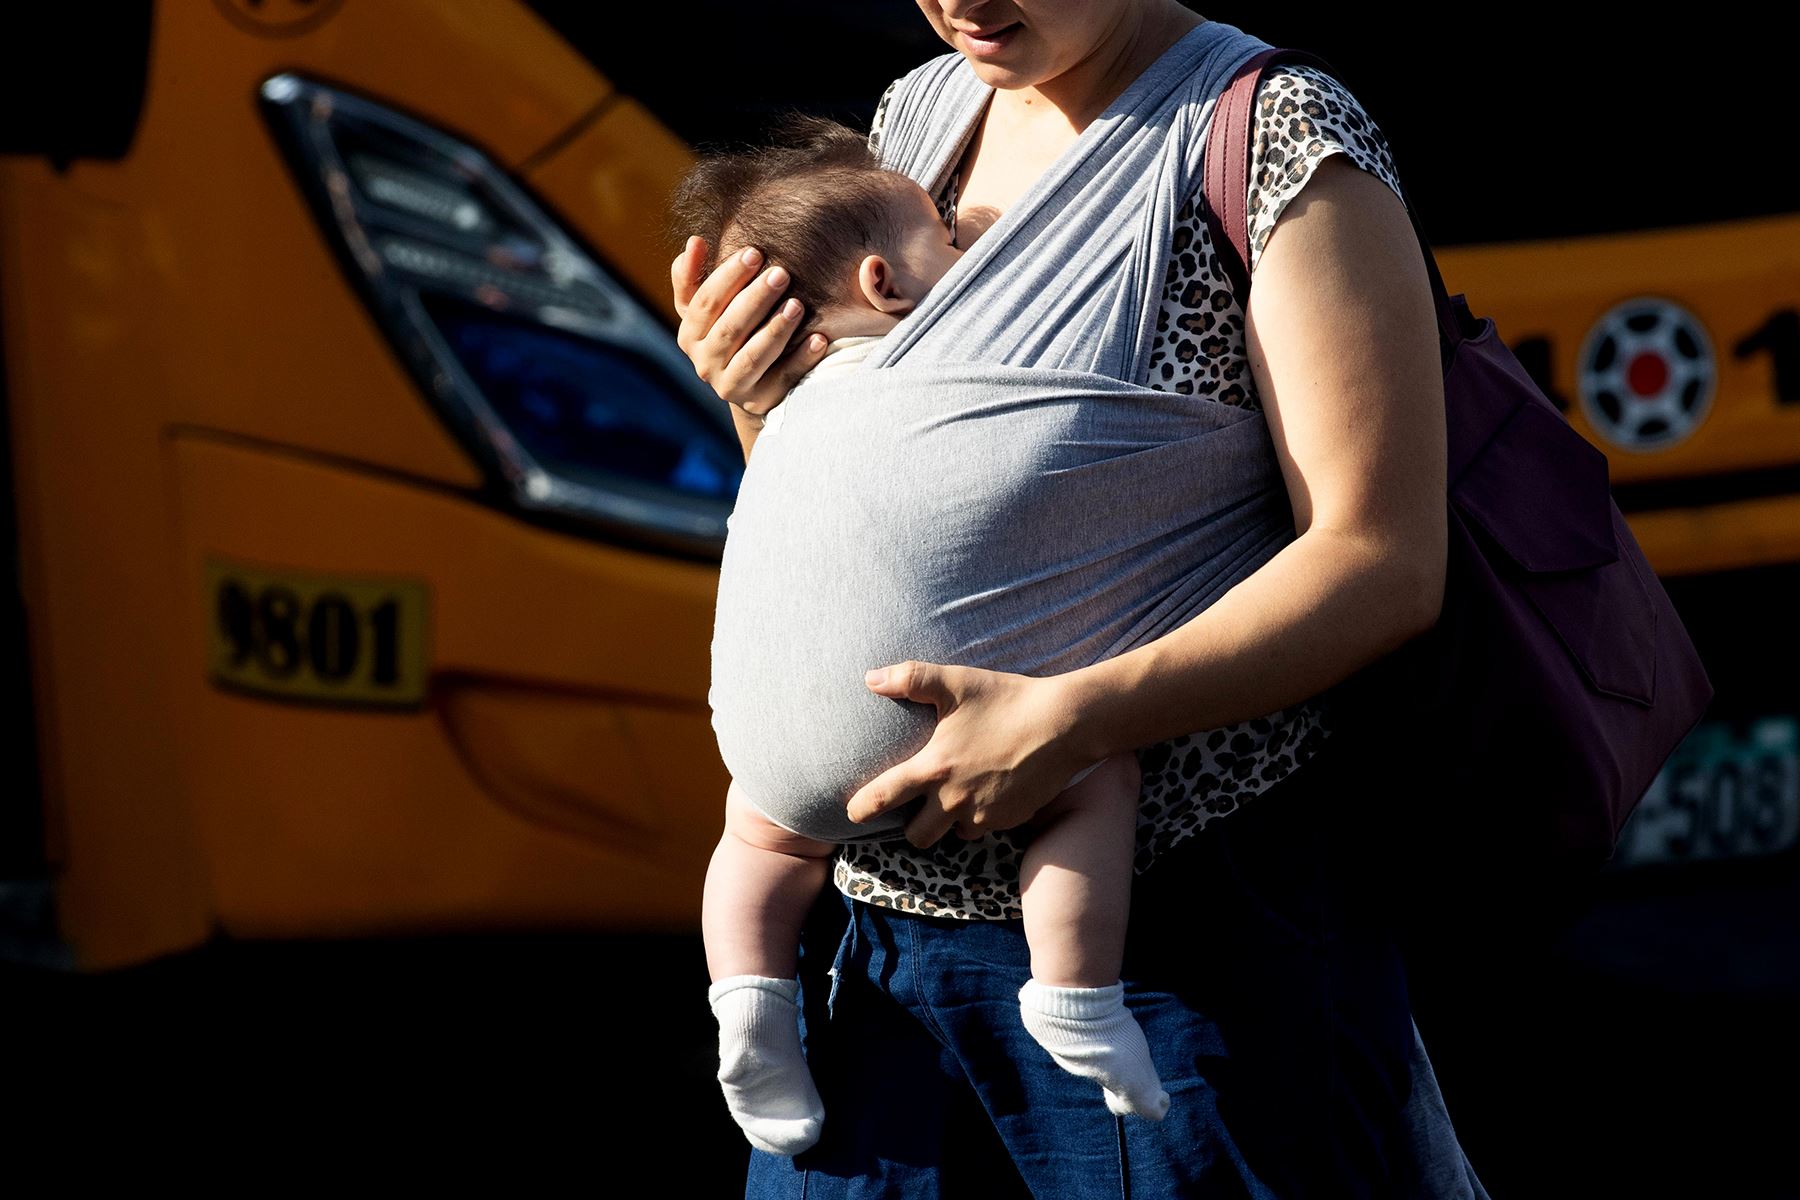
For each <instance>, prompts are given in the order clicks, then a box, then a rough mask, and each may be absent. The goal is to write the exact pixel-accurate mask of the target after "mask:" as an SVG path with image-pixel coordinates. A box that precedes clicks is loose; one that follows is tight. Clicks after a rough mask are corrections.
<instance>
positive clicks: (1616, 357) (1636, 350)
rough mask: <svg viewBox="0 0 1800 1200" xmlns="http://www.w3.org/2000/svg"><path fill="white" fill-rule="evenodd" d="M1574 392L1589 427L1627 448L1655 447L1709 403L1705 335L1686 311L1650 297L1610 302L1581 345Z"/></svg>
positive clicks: (1677, 434) (1712, 377)
mask: <svg viewBox="0 0 1800 1200" xmlns="http://www.w3.org/2000/svg"><path fill="white" fill-rule="evenodd" d="M1577 363H1578V365H1577V369H1576V379H1575V383H1576V391H1577V392H1578V393H1579V395H1580V397H1581V408H1582V411H1583V412H1584V413H1586V414H1587V418H1588V421H1589V422H1591V423H1592V424H1593V426H1594V428H1595V429H1596V430H1597V431H1598V432H1599V433H1600V434H1601V436H1603V437H1605V438H1606V439H1607V440H1608V441H1610V442H1612V443H1613V444H1615V445H1618V446H1622V447H1624V448H1626V449H1628V450H1661V449H1664V448H1665V447H1668V446H1671V445H1673V444H1675V443H1676V442H1679V441H1681V440H1682V439H1683V438H1685V437H1687V436H1688V435H1689V434H1691V433H1693V432H1694V430H1695V429H1696V428H1697V427H1698V426H1699V424H1700V422H1701V421H1702V420H1703V419H1704V418H1705V416H1706V412H1707V410H1708V409H1709V408H1711V407H1712V398H1713V389H1714V386H1715V382H1716V372H1715V369H1714V363H1713V347H1712V339H1711V338H1709V337H1708V336H1707V334H1706V326H1704V325H1702V324H1701V323H1700V320H1699V318H1697V317H1695V316H1694V314H1693V313H1691V312H1689V311H1688V310H1687V309H1685V308H1683V307H1682V306H1681V305H1679V304H1676V303H1675V302H1674V301H1672V300H1665V299H1662V298H1661V297H1657V296H1638V297H1635V298H1633V299H1630V300H1627V301H1625V302H1623V303H1621V304H1617V305H1615V306H1613V308H1611V309H1610V310H1609V311H1608V312H1607V313H1606V314H1605V315H1604V316H1602V317H1601V318H1600V319H1599V320H1598V321H1596V322H1594V326H1593V328H1592V329H1590V330H1589V331H1588V335H1587V338H1586V339H1585V340H1584V341H1583V342H1582V344H1581V357H1580V358H1579V359H1578V360H1577Z"/></svg>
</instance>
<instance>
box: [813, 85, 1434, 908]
mask: <svg viewBox="0 0 1800 1200" xmlns="http://www.w3.org/2000/svg"><path fill="white" fill-rule="evenodd" d="M893 91H894V88H893V85H891V84H890V85H889V87H888V89H887V91H886V92H884V93H883V94H882V97H881V101H880V103H879V105H878V106H877V108H876V112H875V119H874V123H873V126H872V128H871V130H870V133H869V145H870V148H871V149H876V148H878V147H879V146H880V141H881V130H882V125H883V123H884V120H885V117H886V114H887V105H888V100H889V98H890V97H891V96H892V95H893ZM1256 99H1257V109H1256V121H1257V132H1256V144H1255V146H1254V148H1253V150H1252V159H1251V171H1250V197H1249V204H1250V206H1249V212H1250V265H1251V269H1252V270H1254V269H1255V264H1256V260H1257V256H1258V254H1259V252H1260V251H1261V250H1262V248H1263V245H1264V244H1265V243H1266V242H1267V241H1268V240H1269V234H1270V233H1271V232H1273V230H1274V228H1275V223H1276V222H1277V221H1278V220H1279V219H1280V217H1281V213H1282V210H1283V209H1284V208H1286V207H1287V205H1288V203H1289V202H1290V201H1291V200H1292V199H1293V198H1294V196H1295V195H1297V194H1298V193H1299V191H1300V189H1301V188H1303V187H1304V186H1306V181H1307V180H1308V179H1309V178H1311V177H1312V172H1313V169H1314V168H1315V167H1317V166H1318V164H1319V163H1320V162H1321V161H1322V160H1323V159H1324V158H1325V157H1326V156H1327V155H1330V154H1338V153H1342V154H1345V155H1348V156H1349V158H1350V160H1351V161H1352V162H1354V163H1355V164H1356V165H1357V166H1359V167H1361V168H1363V169H1364V170H1366V171H1370V172H1373V173H1374V174H1375V175H1376V176H1378V177H1379V178H1380V179H1381V180H1382V181H1383V182H1385V183H1386V184H1387V185H1388V186H1389V187H1391V188H1393V189H1394V191H1395V193H1396V194H1399V192H1400V185H1399V182H1398V178H1399V176H1398V172H1397V171H1396V170H1395V167H1394V163H1393V157H1392V155H1391V153H1390V151H1389V149H1388V145H1387V139H1386V138H1385V137H1384V136H1383V135H1382V133H1381V131H1380V129H1378V128H1377V127H1376V125H1375V122H1374V121H1373V120H1371V119H1370V118H1369V116H1368V114H1367V113H1365V112H1364V111H1363V108H1362V106H1361V105H1360V104H1359V103H1358V102H1357V100H1356V98H1355V97H1354V96H1352V95H1351V94H1350V93H1349V91H1348V90H1346V89H1345V88H1344V86H1343V85H1342V84H1340V83H1339V82H1338V81H1337V80H1336V79H1334V78H1332V77H1331V76H1330V75H1328V74H1326V73H1324V72H1323V71H1319V70H1316V69H1315V68H1312V67H1309V66H1305V65H1300V64H1291V65H1286V66H1276V67H1273V68H1270V69H1269V70H1268V71H1266V72H1265V73H1264V75H1263V79H1262V81H1261V83H1260V84H1259V85H1258V87H1257V94H1256ZM938 200H939V211H940V213H941V214H943V215H945V216H946V217H947V216H948V214H949V213H950V212H951V211H953V209H954V205H955V202H956V197H955V194H954V181H952V183H951V184H949V185H946V188H945V194H944V195H943V196H940V197H939V198H938ZM1198 209H1199V206H1198V203H1197V199H1190V200H1189V201H1188V203H1186V204H1184V205H1183V206H1182V208H1181V211H1180V213H1179V214H1178V224H1177V226H1176V229H1175V237H1174V243H1173V246H1172V249H1171V252H1170V257H1169V266H1168V275H1167V282H1166V283H1165V284H1164V287H1163V293H1162V308H1161V312H1160V314H1159V315H1158V317H1157V330H1158V332H1159V334H1160V335H1161V344H1160V345H1159V346H1158V347H1157V348H1156V350H1155V351H1154V352H1153V354H1152V356H1151V361H1150V378H1149V379H1148V380H1145V381H1143V382H1145V383H1147V384H1148V386H1150V387H1153V388H1157V389H1159V390H1161V391H1173V392H1179V393H1181V394H1183V395H1201V396H1207V397H1210V398H1212V399H1214V400H1218V401H1222V402H1224V403H1226V404H1241V405H1245V406H1247V407H1250V408H1257V407H1259V405H1258V401H1257V396H1256V384H1255V382H1254V380H1253V378H1252V376H1251V374H1250V370H1249V365H1248V360H1247V359H1246V357H1245V353H1244V318H1243V310H1242V308H1241V307H1240V306H1239V304H1238V301H1237V299H1236V297H1235V296H1233V294H1232V292H1231V288H1230V284H1229V282H1228V281H1227V277H1226V276H1225V275H1224V273H1223V272H1222V271H1221V270H1220V268H1219V265H1218V261H1217V258H1216V256H1215V255H1214V253H1213V250H1212V239H1211V235H1210V233H1209V232H1208V229H1207V226H1206V222H1205V220H1204V219H1203V218H1202V217H1201V216H1200V213H1199V211H1198ZM1330 717H1331V713H1330V704H1329V702H1328V699H1327V697H1326V696H1314V697H1311V698H1309V699H1307V700H1302V701H1300V702H1298V703H1296V704H1292V705H1290V706H1288V707H1287V708H1284V709H1281V710H1280V711H1278V712H1273V713H1270V714H1268V715H1267V716H1261V717H1252V718H1251V719H1250V720H1247V721H1243V722H1240V723H1238V724H1235V725H1227V726H1224V727H1222V728H1218V729H1211V730H1202V731H1200V732H1197V733H1190V734H1184V735H1182V736H1181V737H1178V738H1175V739H1173V740H1171V741H1165V742H1161V743H1158V744H1156V745H1153V746H1148V747H1143V748H1140V749H1139V750H1138V751H1137V755H1138V762H1139V765H1140V766H1141V767H1142V768H1143V778H1144V782H1143V791H1142V793H1141V794H1140V796H1139V801H1138V825H1137V855H1136V861H1135V863H1134V868H1135V870H1136V871H1137V872H1139V873H1141V872H1143V871H1145V870H1146V869H1148V868H1149V866H1150V864H1151V863H1152V862H1153V861H1154V860H1155V859H1156V856H1157V855H1158V854H1159V853H1161V852H1162V851H1164V850H1167V849H1168V848H1169V847H1171V846H1174V845H1176V844H1177V843H1179V842H1182V841H1184V840H1186V839H1187V838H1188V837H1190V836H1192V835H1193V834H1195V833H1197V832H1199V831H1200V829H1201V828H1202V827H1203V826H1205V825H1206V823H1207V822H1209V821H1211V820H1212V819H1214V818H1215V817H1221V816H1224V815H1225V814H1227V813H1229V812H1231V811H1233V810H1234V809H1235V808H1236V807H1237V806H1238V805H1239V804H1240V803H1242V802H1243V801H1245V800H1246V799H1248V798H1249V797H1251V796H1253V795H1256V794H1257V793H1259V792H1262V791H1264V790H1265V789H1267V788H1268V787H1270V786H1271V785H1272V784H1274V783H1276V782H1277V781H1278V780H1280V779H1282V778H1283V777H1284V776H1286V775H1287V774H1288V773H1289V772H1290V771H1293V770H1295V769H1296V768H1298V767H1300V766H1302V765H1303V764H1305V763H1306V761H1307V760H1308V759H1310V758H1311V757H1312V755H1313V753H1314V752H1315V751H1316V750H1317V749H1318V748H1319V746H1320V745H1321V744H1322V743H1323V742H1324V740H1325V738H1326V737H1327V736H1328V735H1329V734H1330V731H1331V719H1330ZM1022 848H1023V847H1022V845H1021V844H1019V843H1017V842H1015V840H1014V839H1013V837H1012V836H1011V834H1010V832H1009V831H1005V830H1002V831H1000V832H997V833H992V834H989V835H987V836H985V837H982V838H980V839H977V840H973V841H965V840H963V839H962V838H961V837H959V836H957V835H956V834H955V833H950V834H946V835H945V836H944V837H943V838H942V839H941V840H940V841H939V842H938V843H937V844H936V845H935V846H932V847H929V848H927V849H924V850H921V849H918V848H916V847H914V846H913V845H912V844H911V843H909V842H906V841H904V840H895V841H889V842H876V843H859V844H856V845H846V846H844V847H842V848H841V849H840V850H839V851H838V853H837V856H836V859H835V860H834V863H833V867H832V881H833V883H834V884H835V885H836V886H837V888H838V890H839V891H841V892H843V893H844V894H845V895H848V896H851V897H853V898H855V899H858V900H863V901H866V902H867V903H870V904H875V905H880V906H882V907H886V908H896V909H902V910H905V911H908V912H918V913H923V914H927V915H930V916H938V917H959V918H964V919H970V920H1016V919H1019V918H1021V917H1022V916H1023V915H1024V914H1023V910H1022V909H1021V908H1020V907H1019V896H1018V881H1019V856H1020V851H1021V850H1022Z"/></svg>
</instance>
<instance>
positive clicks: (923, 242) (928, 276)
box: [892, 179, 963, 302]
mask: <svg viewBox="0 0 1800 1200" xmlns="http://www.w3.org/2000/svg"><path fill="white" fill-rule="evenodd" d="M900 186H901V187H902V189H903V190H904V191H906V192H907V193H908V198H909V200H910V202H911V204H910V207H909V208H907V209H906V211H907V212H910V213H911V216H910V217H909V218H908V219H906V220H905V222H904V224H903V225H902V227H901V234H900V241H899V244H898V245H897V246H895V247H894V254H893V259H892V266H893V268H894V273H895V275H896V276H897V278H896V280H895V283H896V285H897V286H898V288H899V290H900V294H901V295H903V296H906V297H907V298H908V299H910V300H913V301H914V302H917V301H919V300H922V299H924V297H925V293H926V292H928V291H930V290H931V289H932V287H933V286H934V285H935V284H936V283H937V281H938V280H940V279H942V278H943V277H944V276H945V274H946V273H948V272H949V270H950V268H951V267H953V266H955V265H956V260H957V259H959V258H961V257H962V256H963V252H962V251H961V250H958V249H957V248H956V247H955V246H954V245H953V244H952V240H953V238H954V235H953V234H952V233H951V231H950V227H949V226H947V225H945V224H944V221H943V218H941V217H939V216H938V212H937V205H936V204H934V203H932V200H931V195H930V193H928V192H927V191H926V190H925V189H924V188H922V187H920V186H919V185H918V184H916V183H914V182H913V181H912V180H910V179H903V180H902V181H901V184H900ZM903 207H904V206H903Z"/></svg>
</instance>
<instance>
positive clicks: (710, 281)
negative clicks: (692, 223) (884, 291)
mask: <svg viewBox="0 0 1800 1200" xmlns="http://www.w3.org/2000/svg"><path fill="white" fill-rule="evenodd" d="M705 261H706V239H705V238H700V237H691V238H689V239H688V241H687V246H686V247H685V248H684V249H683V250H682V252H681V253H680V254H678V255H676V256H675V260H674V261H673V262H672V263H670V264H669V280H670V283H671V285H672V289H673V291H674V294H675V312H676V314H677V315H679V316H680V317H681V327H680V329H679V330H677V331H676V334H675V344H676V345H678V346H680V347H681V352H682V353H683V354H686V355H687V356H688V358H689V359H690V360H691V361H692V362H693V364H694V373H695V374H697V375H699V376H700V378H702V379H704V380H705V381H706V382H707V383H709V384H711V385H712V389H713V391H715V392H717V393H718V394H719V399H721V400H724V401H725V402H727V403H729V404H735V405H737V406H738V407H739V408H741V409H742V410H743V411H745V412H747V413H750V414H753V415H754V416H756V417H758V418H761V417H763V416H765V415H766V414H767V413H768V412H769V411H770V410H771V409H773V408H774V407H775V406H776V405H778V404H780V403H781V400H782V397H784V396H786V395H787V393H788V391H789V390H790V389H791V388H792V387H793V386H794V384H796V383H798V382H799V380H800V376H802V375H804V374H806V372H808V371H810V370H812V369H813V367H815V366H817V365H818V362H819V359H820V358H822V357H823V356H824V353H825V343H826V339H825V337H824V335H822V334H818V333H814V334H812V335H811V336H810V337H808V338H807V339H806V340H805V341H803V342H802V343H801V344H800V345H798V346H796V347H794V348H793V349H791V350H789V349H788V348H787V344H788V340H789V339H790V338H791V337H792V336H793V333H794V330H796V329H798V328H799V327H800V319H801V315H802V314H801V311H800V309H801V304H800V302H799V301H797V300H789V301H788V302H787V304H785V305H784V306H783V309H784V311H782V312H779V313H776V314H775V315H774V316H773V317H770V318H769V319H768V320H766V321H765V320H764V317H765V316H767V315H768V312H769V308H770V306H771V305H773V304H774V303H775V301H776V299H778V298H779V297H780V295H781V293H782V291H783V290H784V289H785V288H786V287H787V285H788V274H787V272H786V271H785V270H783V269H782V268H780V267H772V268H770V269H769V270H767V271H765V272H763V273H762V274H761V275H760V276H758V274H757V268H758V267H759V266H761V265H762V253H761V251H759V250H757V249H756V248H755V247H750V248H748V249H745V250H743V251H741V252H739V253H737V254H734V255H732V256H731V258H729V259H728V260H726V261H725V262H723V263H720V264H719V265H718V266H717V267H716V268H715V269H714V270H713V273H712V274H711V275H708V276H707V277H706V280H705V282H701V279H700V265H701V263H703V262H705ZM759 322H760V327H759ZM784 351H785V353H784Z"/></svg>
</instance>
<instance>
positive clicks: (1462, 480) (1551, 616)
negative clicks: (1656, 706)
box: [1450, 397, 1657, 707]
mask: <svg viewBox="0 0 1800 1200" xmlns="http://www.w3.org/2000/svg"><path fill="white" fill-rule="evenodd" d="M1450 499H1451V502H1452V503H1453V504H1455V505H1456V507H1457V509H1458V510H1459V511H1460V512H1461V513H1462V514H1463V515H1464V516H1466V517H1467V518H1469V520H1470V521H1471V522H1472V523H1473V524H1475V525H1476V526H1478V527H1479V528H1480V529H1481V530H1482V532H1484V533H1485V534H1487V536H1488V537H1489V538H1490V539H1491V541H1492V543H1493V545H1494V546H1496V547H1497V548H1498V549H1499V550H1500V552H1501V559H1502V560H1503V561H1496V562H1495V563H1494V569H1495V572H1496V574H1497V575H1499V577H1500V578H1501V579H1502V580H1503V581H1506V582H1509V583H1512V584H1515V585H1516V586H1517V588H1518V590H1519V591H1521V592H1523V593H1524V594H1525V596H1526V597H1527V599H1529V600H1530V602H1531V605H1532V607H1533V608H1535V609H1536V610H1537V612H1538V614H1539V615H1540V616H1541V617H1542V618H1543V619H1544V621H1545V623H1547V624H1548V625H1549V626H1550V627H1551V629H1553V630H1554V631H1555V633H1556V636H1557V638H1558V639H1559V640H1560V641H1561V642H1562V644H1563V646H1564V648H1565V649H1567V651H1568V653H1569V656H1570V657H1571V658H1573V659H1574V660H1575V663H1576V665H1577V666H1579V667H1580V668H1581V672H1582V674H1583V676H1585V677H1586V679H1587V682H1588V684H1589V686H1590V687H1592V688H1593V689H1594V690H1595V691H1597V692H1601V693H1604V694H1606V695H1609V696H1615V697H1618V698H1620V699H1625V700H1631V701H1635V702H1636V703H1638V704H1641V705H1644V706H1645V707H1649V706H1650V705H1651V703H1652V701H1653V699H1654V696H1655V690H1656V622H1657V613H1656V605H1655V604H1654V602H1653V600H1652V597H1651V593H1650V589H1649V587H1648V585H1647V583H1646V581H1645V579H1644V577H1643V574H1642V572H1641V569H1640V566H1639V563H1638V561H1637V560H1638V557H1639V556H1638V555H1637V554H1636V553H1626V552H1624V550H1623V547H1625V546H1627V545H1629V546H1630V547H1632V548H1633V549H1634V550H1635V547H1636V541H1635V539H1633V538H1632V534H1631V530H1630V528H1629V527H1628V526H1627V525H1626V524H1625V521H1624V517H1623V516H1622V515H1621V514H1620V513H1619V511H1618V507H1617V505H1615V504H1614V503H1613V499H1612V490H1611V484H1610V481H1609V478H1608V473H1607V462H1606V455H1605V454H1603V453H1602V452H1601V451H1600V450H1599V448H1597V447H1596V446H1594V445H1593V444H1592V443H1590V442H1589V441H1588V440H1587V439H1586V438H1584V437H1582V436H1581V434H1580V433H1578V432H1576V430H1575V429H1574V428H1573V427H1571V426H1570V425H1569V423H1568V422H1567V421H1565V420H1563V418H1562V417H1561V416H1560V415H1559V414H1558V413H1556V412H1555V411H1553V410H1552V409H1550V408H1549V407H1548V406H1547V404H1546V403H1545V402H1543V401H1541V400H1536V399H1534V398H1529V397H1528V398H1527V399H1526V400H1525V401H1524V402H1522V403H1520V404H1519V405H1518V407H1517V408H1515V409H1514V411H1513V412H1512V414H1511V415H1510V416H1509V417H1508V418H1507V419H1506V421H1505V422H1504V423H1503V424H1502V425H1501V426H1500V428H1499V429H1498V430H1497V431H1496V432H1495V434H1494V436H1493V437H1492V439H1490V440H1489V441H1488V443H1487V444H1486V445H1485V446H1483V447H1482V449H1481V451H1480V452H1479V453H1478V454H1476V456H1475V457H1474V459H1473V461H1471V462H1470V463H1469V466H1468V468H1467V469H1466V470H1465V471H1464V472H1463V473H1462V474H1461V475H1460V476H1459V477H1458V479H1457V481H1456V483H1455V484H1454V485H1453V486H1452V487H1451V489H1450Z"/></svg>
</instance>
